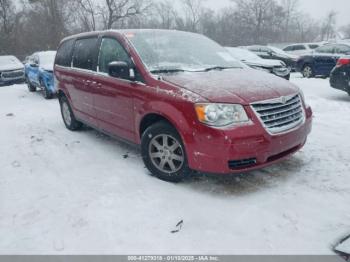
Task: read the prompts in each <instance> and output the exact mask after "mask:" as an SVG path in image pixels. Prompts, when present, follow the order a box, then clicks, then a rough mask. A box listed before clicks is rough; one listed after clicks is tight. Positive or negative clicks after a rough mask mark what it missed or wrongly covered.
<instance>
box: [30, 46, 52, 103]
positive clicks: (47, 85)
mask: <svg viewBox="0 0 350 262" xmlns="http://www.w3.org/2000/svg"><path fill="white" fill-rule="evenodd" d="M55 56H56V52H55V51H46V52H37V53H34V54H33V55H31V56H30V57H29V58H28V61H27V63H26V64H25V78H26V82H27V85H28V89H29V91H30V92H35V91H36V90H37V88H39V89H41V90H42V91H43V95H44V98H45V99H51V98H52V97H53V96H54V95H55V94H56V89H55V85H54V77H53V65H54V61H55Z"/></svg>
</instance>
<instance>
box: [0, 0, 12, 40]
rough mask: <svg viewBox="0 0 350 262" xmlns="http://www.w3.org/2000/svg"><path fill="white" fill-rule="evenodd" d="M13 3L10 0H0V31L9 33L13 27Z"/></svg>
mask: <svg viewBox="0 0 350 262" xmlns="http://www.w3.org/2000/svg"><path fill="white" fill-rule="evenodd" d="M14 16H15V12H14V5H13V2H12V1H11V0H0V32H2V33H4V34H9V33H11V31H12V30H13V27H14V22H15V21H14Z"/></svg>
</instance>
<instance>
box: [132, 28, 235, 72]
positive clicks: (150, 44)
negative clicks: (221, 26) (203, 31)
mask: <svg viewBox="0 0 350 262" xmlns="http://www.w3.org/2000/svg"><path fill="white" fill-rule="evenodd" d="M126 36H127V37H128V38H129V40H130V41H131V43H132V44H133V46H134V47H135V49H136V51H137V52H138V54H139V55H140V57H141V59H142V61H143V63H144V64H145V65H146V66H147V68H148V70H149V71H151V72H156V71H161V70H169V71H170V70H182V71H201V70H206V69H208V68H213V67H215V68H222V69H224V68H242V65H241V63H240V62H239V61H237V60H236V59H235V58H233V57H232V56H231V55H230V53H229V52H228V51H227V50H226V49H225V48H224V47H222V46H220V45H219V44H217V43H215V42H214V41H212V40H210V39H209V38H206V37H205V36H202V35H199V34H193V33H186V32H179V31H162V30H149V31H147V30H146V31H140V32H135V33H128V34H126Z"/></svg>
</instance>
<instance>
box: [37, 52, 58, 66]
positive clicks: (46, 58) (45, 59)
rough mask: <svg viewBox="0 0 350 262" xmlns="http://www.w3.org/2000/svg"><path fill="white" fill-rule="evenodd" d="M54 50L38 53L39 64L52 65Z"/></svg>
mask: <svg viewBox="0 0 350 262" xmlns="http://www.w3.org/2000/svg"><path fill="white" fill-rule="evenodd" d="M55 56H56V52H54V51H48V52H43V53H40V54H39V58H40V64H41V65H52V66H53V64H54V62H55Z"/></svg>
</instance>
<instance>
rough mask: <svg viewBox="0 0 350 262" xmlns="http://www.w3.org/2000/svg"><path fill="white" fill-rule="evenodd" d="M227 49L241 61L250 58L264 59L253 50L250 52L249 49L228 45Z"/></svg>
mask: <svg viewBox="0 0 350 262" xmlns="http://www.w3.org/2000/svg"><path fill="white" fill-rule="evenodd" d="M227 50H228V51H229V52H230V54H231V55H232V56H233V57H234V58H236V59H238V60H241V61H249V60H262V58H260V57H259V56H258V55H256V54H254V53H253V52H250V51H249V50H245V49H241V48H234V47H228V48H227Z"/></svg>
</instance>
